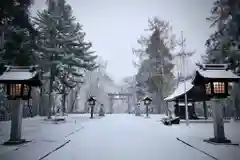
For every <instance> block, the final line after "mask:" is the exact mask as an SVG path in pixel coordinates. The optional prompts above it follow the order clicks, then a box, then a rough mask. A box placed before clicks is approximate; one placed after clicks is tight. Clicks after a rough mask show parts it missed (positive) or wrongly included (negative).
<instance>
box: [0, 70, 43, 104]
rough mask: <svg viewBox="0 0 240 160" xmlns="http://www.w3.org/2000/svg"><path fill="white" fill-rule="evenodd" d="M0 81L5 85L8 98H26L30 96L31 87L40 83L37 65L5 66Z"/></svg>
mask: <svg viewBox="0 0 240 160" xmlns="http://www.w3.org/2000/svg"><path fill="white" fill-rule="evenodd" d="M0 83H3V84H5V85H6V89H7V96H8V99H10V100H15V99H20V98H21V99H23V100H28V99H29V98H30V97H31V95H30V94H31V87H39V86H41V85H42V82H41V80H40V72H38V71H37V66H30V67H29V66H5V67H4V69H3V72H2V74H1V76H0Z"/></svg>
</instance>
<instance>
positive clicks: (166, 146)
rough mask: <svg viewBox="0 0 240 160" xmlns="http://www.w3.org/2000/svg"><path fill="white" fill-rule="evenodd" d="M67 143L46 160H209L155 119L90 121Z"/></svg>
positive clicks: (112, 117) (120, 117) (114, 117)
mask: <svg viewBox="0 0 240 160" xmlns="http://www.w3.org/2000/svg"><path fill="white" fill-rule="evenodd" d="M71 138H72V140H71V142H70V143H69V144H68V145H66V146H65V147H64V148H62V149H61V150H59V151H57V152H55V153H53V154H51V155H50V156H49V157H47V158H46V159H47V160H55V159H59V160H61V159H64V160H65V159H71V160H78V159H81V160H90V159H96V160H123V159H124V160H146V159H150V160H159V159H169V160H179V159H184V160H192V159H194V160H210V159H211V158H209V157H207V156H206V155H204V154H202V153H199V152H198V151H196V150H193V149H191V148H188V147H186V146H185V145H183V144H181V143H179V142H178V141H177V140H176V137H175V133H173V132H172V128H170V127H166V126H163V125H162V124H159V123H157V122H156V121H155V119H151V118H150V119H145V118H144V117H141V116H140V117H139V116H134V115H107V116H106V117H104V118H102V119H98V120H95V121H91V122H90V123H88V124H87V125H86V126H85V128H84V129H83V130H82V131H81V132H78V133H76V134H74V135H73V136H72V137H71Z"/></svg>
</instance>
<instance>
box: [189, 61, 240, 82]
mask: <svg viewBox="0 0 240 160" xmlns="http://www.w3.org/2000/svg"><path fill="white" fill-rule="evenodd" d="M216 79H218V80H223V81H230V82H231V81H238V80H239V79H240V76H238V75H236V74H234V73H233V72H232V71H231V70H229V69H228V66H227V65H226V64H205V65H200V67H199V69H197V70H196V72H195V76H194V79H193V84H199V83H202V82H206V81H213V80H216Z"/></svg>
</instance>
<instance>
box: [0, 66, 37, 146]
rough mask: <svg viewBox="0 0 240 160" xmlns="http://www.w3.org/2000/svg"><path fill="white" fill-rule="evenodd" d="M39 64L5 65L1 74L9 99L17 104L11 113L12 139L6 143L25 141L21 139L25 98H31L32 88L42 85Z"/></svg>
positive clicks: (0, 77) (1, 80)
mask: <svg viewBox="0 0 240 160" xmlns="http://www.w3.org/2000/svg"><path fill="white" fill-rule="evenodd" d="M37 68H38V67H37V66H5V67H4V69H3V72H2V73H1V75H0V83H1V84H4V85H5V87H6V92H7V93H6V94H7V98H8V100H10V101H12V102H13V103H14V104H15V105H14V106H13V107H12V112H11V113H12V114H11V120H12V121H11V133H10V140H9V141H7V142H5V144H6V145H11V144H20V143H24V142H25V140H23V139H21V132H22V114H23V105H24V102H23V101H24V100H29V99H30V98H31V88H32V87H39V86H41V85H42V82H41V80H40V74H39V72H38V70H37Z"/></svg>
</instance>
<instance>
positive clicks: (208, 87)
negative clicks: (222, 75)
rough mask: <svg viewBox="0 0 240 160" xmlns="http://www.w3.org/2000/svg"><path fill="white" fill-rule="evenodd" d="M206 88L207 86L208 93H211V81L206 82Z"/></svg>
mask: <svg viewBox="0 0 240 160" xmlns="http://www.w3.org/2000/svg"><path fill="white" fill-rule="evenodd" d="M205 88H206V94H207V95H209V94H211V93H212V92H211V83H207V84H205Z"/></svg>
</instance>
